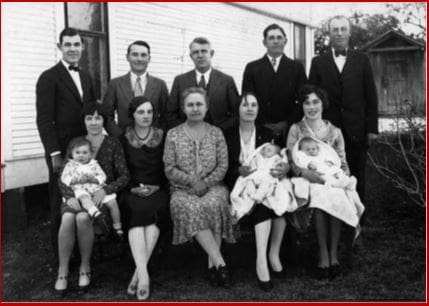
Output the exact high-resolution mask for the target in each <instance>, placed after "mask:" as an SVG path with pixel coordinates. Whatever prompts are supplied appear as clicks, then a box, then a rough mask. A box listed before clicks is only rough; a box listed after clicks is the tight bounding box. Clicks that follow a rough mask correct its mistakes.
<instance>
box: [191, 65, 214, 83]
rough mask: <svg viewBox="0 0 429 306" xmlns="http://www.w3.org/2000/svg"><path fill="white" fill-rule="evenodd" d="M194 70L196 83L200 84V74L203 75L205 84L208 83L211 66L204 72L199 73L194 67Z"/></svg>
mask: <svg viewBox="0 0 429 306" xmlns="http://www.w3.org/2000/svg"><path fill="white" fill-rule="evenodd" d="M195 72H196V76H197V84H200V80H201V76H202V75H204V79H205V81H206V86H207V85H208V84H209V80H210V73H211V72H212V68H211V67H210V69H209V70H207V71H206V72H204V73H201V72H199V71H198V70H196V69H195Z"/></svg>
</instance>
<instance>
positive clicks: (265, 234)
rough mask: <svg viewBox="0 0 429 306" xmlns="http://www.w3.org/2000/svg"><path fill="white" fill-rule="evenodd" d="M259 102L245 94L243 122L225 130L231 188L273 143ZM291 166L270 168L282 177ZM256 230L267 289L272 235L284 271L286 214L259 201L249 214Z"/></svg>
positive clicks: (276, 261)
mask: <svg viewBox="0 0 429 306" xmlns="http://www.w3.org/2000/svg"><path fill="white" fill-rule="evenodd" d="M258 110H259V105H258V101H257V99H256V97H255V95H254V94H251V93H244V94H243V96H242V98H241V102H240V105H239V111H238V113H239V124H238V125H237V126H235V127H233V128H231V129H229V130H227V131H226V132H225V137H226V141H227V144H228V153H229V169H228V172H227V175H226V177H225V182H226V183H227V185H228V187H229V188H230V190H232V189H233V187H234V184H235V183H236V181H237V179H238V177H239V176H242V177H246V176H248V175H250V174H251V173H252V169H251V167H250V166H246V165H244V163H245V161H246V160H247V159H248V157H249V156H251V155H252V154H253V153H254V151H255V149H256V148H257V147H259V146H261V145H262V144H264V143H266V142H271V140H272V139H273V133H272V132H271V130H270V129H268V128H266V127H264V126H259V125H255V120H256V117H257V116H258ZM288 170H289V169H288V165H287V164H285V163H279V164H278V165H277V166H276V168H273V169H271V170H270V174H271V176H273V177H277V178H281V177H283V176H284V175H285V174H286V172H287V171H288ZM248 218H249V219H250V221H251V223H252V225H253V226H254V229H255V240H256V275H257V278H258V284H259V286H260V287H261V289H263V290H264V291H270V290H272V289H273V283H272V282H271V278H270V272H269V269H268V262H267V247H268V240H269V238H270V236H271V243H270V250H269V253H268V259H269V262H270V266H271V269H272V271H273V275H275V276H276V277H280V276H282V274H283V273H284V271H283V266H282V263H281V262H280V258H279V254H280V247H281V244H282V240H283V235H284V232H285V228H286V219H285V218H284V216H277V215H276V214H275V212H274V211H273V210H272V209H270V208H268V207H267V206H265V205H261V204H257V205H255V206H254V208H253V210H252V211H251V212H250V215H249V216H248Z"/></svg>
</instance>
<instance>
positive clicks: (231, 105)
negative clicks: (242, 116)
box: [167, 37, 239, 130]
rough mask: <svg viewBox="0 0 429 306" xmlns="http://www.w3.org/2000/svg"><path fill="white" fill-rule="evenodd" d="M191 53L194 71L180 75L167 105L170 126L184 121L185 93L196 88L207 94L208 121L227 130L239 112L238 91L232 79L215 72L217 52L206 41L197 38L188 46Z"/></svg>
mask: <svg viewBox="0 0 429 306" xmlns="http://www.w3.org/2000/svg"><path fill="white" fill-rule="evenodd" d="M189 51H190V56H191V59H192V61H193V62H194V65H195V69H194V70H191V71H189V72H187V73H185V74H181V75H178V76H177V77H176V78H175V79H174V82H173V87H172V88H171V93H170V99H169V101H168V107H167V112H168V113H167V115H168V118H167V120H168V126H169V127H170V128H171V127H175V126H177V125H178V124H179V123H182V122H183V121H184V120H185V116H184V114H183V112H182V111H181V107H180V106H181V103H182V102H183V98H182V92H183V91H184V90H185V89H187V88H189V87H193V86H199V87H202V88H204V89H205V90H206V91H207V94H208V97H209V103H210V106H209V110H208V112H207V115H206V118H205V120H206V121H208V122H209V123H211V124H214V125H215V126H218V127H220V128H221V129H222V130H226V129H227V128H229V127H232V126H233V125H234V121H235V119H236V118H235V117H236V116H235V114H236V112H237V108H238V101H239V97H238V91H237V87H236V86H235V83H234V80H233V78H232V77H231V76H229V75H227V74H225V73H222V72H220V71H219V70H216V69H214V68H212V66H211V60H212V58H213V55H214V50H213V49H212V48H211V45H210V42H209V41H208V39H207V38H204V37H197V38H195V39H194V40H193V41H192V42H191V44H190V45H189Z"/></svg>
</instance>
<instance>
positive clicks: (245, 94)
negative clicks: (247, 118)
mask: <svg viewBox="0 0 429 306" xmlns="http://www.w3.org/2000/svg"><path fill="white" fill-rule="evenodd" d="M248 96H253V97H255V99H256V102H258V109H259V101H258V98H257V97H256V94H255V93H254V92H253V91H243V92H242V94H241V96H240V98H239V100H238V101H239V102H238V104H237V109H236V113H237V114H239V110H240V105H241V103H242V102H243V100H244V101H246V102H247V97H248ZM258 113H259V112H258ZM238 116H240V115H238Z"/></svg>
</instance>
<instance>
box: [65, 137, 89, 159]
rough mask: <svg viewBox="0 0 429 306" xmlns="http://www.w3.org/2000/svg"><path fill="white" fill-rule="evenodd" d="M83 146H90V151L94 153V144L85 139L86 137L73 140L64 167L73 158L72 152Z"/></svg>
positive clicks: (68, 147)
mask: <svg viewBox="0 0 429 306" xmlns="http://www.w3.org/2000/svg"><path fill="white" fill-rule="evenodd" d="M81 146H88V147H89V151H90V152H92V144H91V142H90V141H89V140H88V139H86V138H85V136H81V137H76V138H73V139H72V140H71V141H70V142H69V144H68V146H67V152H66V155H65V158H64V165H65V164H66V163H67V161H68V160H69V159H71V158H72V152H73V150H74V149H75V148H77V147H81Z"/></svg>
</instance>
